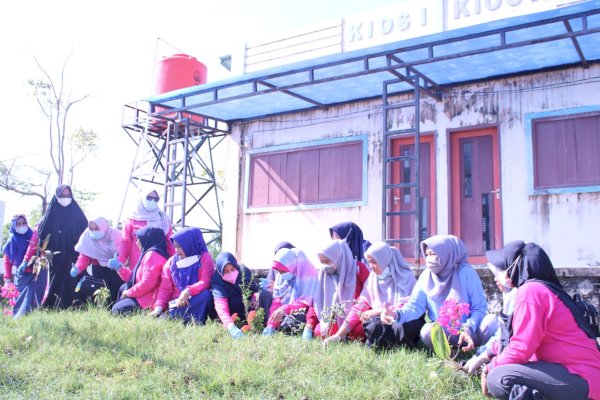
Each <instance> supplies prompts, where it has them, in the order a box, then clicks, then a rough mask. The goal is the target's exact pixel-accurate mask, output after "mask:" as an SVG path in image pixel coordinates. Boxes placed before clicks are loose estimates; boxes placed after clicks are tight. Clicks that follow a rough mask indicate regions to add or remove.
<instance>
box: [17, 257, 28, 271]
mask: <svg viewBox="0 0 600 400" xmlns="http://www.w3.org/2000/svg"><path fill="white" fill-rule="evenodd" d="M26 268H27V260H23V262H22V263H21V265H19V268H17V274H19V275H23V274H24V273H25V269H26Z"/></svg>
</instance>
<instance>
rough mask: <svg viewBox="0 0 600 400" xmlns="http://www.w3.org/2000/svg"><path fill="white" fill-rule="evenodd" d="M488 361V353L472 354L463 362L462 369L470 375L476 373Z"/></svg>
mask: <svg viewBox="0 0 600 400" xmlns="http://www.w3.org/2000/svg"><path fill="white" fill-rule="evenodd" d="M489 361H490V358H489V357H488V355H487V354H486V353H485V352H484V353H482V354H480V355H478V356H473V357H471V358H470V359H469V361H467V362H466V363H465V365H464V366H463V370H464V371H467V373H469V374H471V375H477V371H478V370H479V368H480V367H481V366H482V365H483V364H485V363H488V362H489Z"/></svg>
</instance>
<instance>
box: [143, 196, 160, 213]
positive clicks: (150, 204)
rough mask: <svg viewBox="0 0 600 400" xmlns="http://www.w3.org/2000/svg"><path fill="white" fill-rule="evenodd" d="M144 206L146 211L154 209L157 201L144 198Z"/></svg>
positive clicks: (156, 206)
mask: <svg viewBox="0 0 600 400" xmlns="http://www.w3.org/2000/svg"><path fill="white" fill-rule="evenodd" d="M142 201H143V203H144V208H145V209H146V210H148V211H154V210H156V209H157V208H158V203H157V202H155V201H153V200H148V199H144V200H142Z"/></svg>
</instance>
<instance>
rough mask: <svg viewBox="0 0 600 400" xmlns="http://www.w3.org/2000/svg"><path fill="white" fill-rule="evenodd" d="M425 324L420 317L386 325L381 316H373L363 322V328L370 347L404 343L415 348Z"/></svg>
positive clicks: (386, 346) (387, 346)
mask: <svg viewBox="0 0 600 400" xmlns="http://www.w3.org/2000/svg"><path fill="white" fill-rule="evenodd" d="M424 324H425V320H424V319H423V318H419V319H416V320H414V321H409V322H406V323H404V324H399V323H396V322H394V323H393V324H392V325H386V324H384V323H382V322H381V318H380V317H373V318H370V319H368V320H367V321H366V322H365V323H364V324H363V328H364V329H365V334H366V335H367V346H369V347H376V348H390V347H394V346H399V345H404V346H407V347H410V348H413V347H415V346H416V344H417V342H418V341H419V332H420V331H421V327H422V326H423V325H424Z"/></svg>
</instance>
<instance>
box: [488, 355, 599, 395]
mask: <svg viewBox="0 0 600 400" xmlns="http://www.w3.org/2000/svg"><path fill="white" fill-rule="evenodd" d="M487 387H488V391H489V393H490V394H491V395H492V396H493V397H495V398H498V399H511V400H513V399H514V400H526V399H549V400H553V399H556V400H561V399H570V400H578V399H587V398H588V392H589V387H588V383H587V381H586V380H585V379H583V378H582V377H580V376H578V375H574V374H571V373H570V372H569V371H568V370H567V369H566V368H565V367H563V366H562V365H560V364H553V363H548V362H543V361H538V362H531V363H527V364H506V365H500V366H498V367H495V368H493V369H492V370H490V372H489V373H488V376H487Z"/></svg>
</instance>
